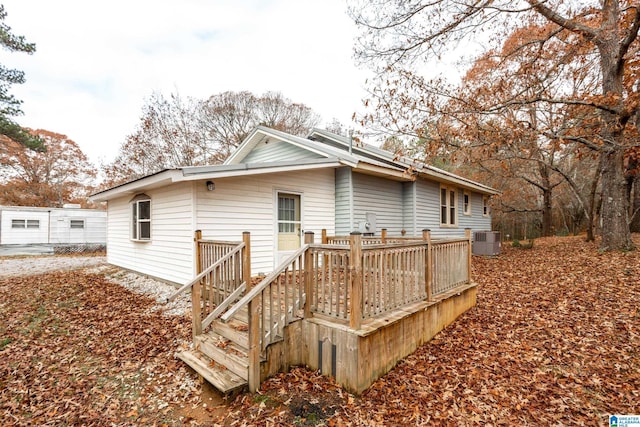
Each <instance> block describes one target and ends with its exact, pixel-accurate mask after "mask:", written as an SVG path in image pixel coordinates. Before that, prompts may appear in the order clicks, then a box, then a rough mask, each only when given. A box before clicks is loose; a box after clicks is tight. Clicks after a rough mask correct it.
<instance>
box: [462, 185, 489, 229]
mask: <svg viewBox="0 0 640 427" xmlns="http://www.w3.org/2000/svg"><path fill="white" fill-rule="evenodd" d="M470 197H471V215H468V216H467V215H463V216H461V217H460V218H459V224H458V226H459V227H460V228H461V229H462V230H463V231H464V229H465V228H471V229H472V230H473V231H478V230H491V218H490V217H489V216H483V215H482V198H483V196H482V194H480V193H473V192H471V193H470Z"/></svg>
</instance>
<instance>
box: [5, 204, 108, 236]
mask: <svg viewBox="0 0 640 427" xmlns="http://www.w3.org/2000/svg"><path fill="white" fill-rule="evenodd" d="M65 206H66V207H64V208H42V207H27V206H0V245H19V244H54V245H55V244H106V242H107V213H106V212H105V211H102V210H97V209H81V208H80V207H79V206H78V205H65Z"/></svg>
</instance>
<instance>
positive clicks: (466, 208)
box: [462, 191, 471, 215]
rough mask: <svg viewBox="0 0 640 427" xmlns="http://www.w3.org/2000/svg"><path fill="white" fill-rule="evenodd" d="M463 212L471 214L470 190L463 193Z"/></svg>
mask: <svg viewBox="0 0 640 427" xmlns="http://www.w3.org/2000/svg"><path fill="white" fill-rule="evenodd" d="M462 212H463V213H464V214H465V215H471V194H470V193H469V192H468V191H465V192H464V193H462Z"/></svg>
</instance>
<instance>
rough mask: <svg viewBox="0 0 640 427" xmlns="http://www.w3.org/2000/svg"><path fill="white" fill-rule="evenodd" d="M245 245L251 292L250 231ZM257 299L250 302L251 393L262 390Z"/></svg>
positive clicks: (244, 238) (244, 264)
mask: <svg viewBox="0 0 640 427" xmlns="http://www.w3.org/2000/svg"><path fill="white" fill-rule="evenodd" d="M242 241H243V242H244V244H245V248H244V256H243V259H242V274H243V276H244V277H243V278H244V280H245V281H246V282H247V291H246V292H249V290H251V287H252V285H251V235H250V234H249V232H248V231H245V232H243V233H242ZM258 308H259V307H258V301H257V298H254V299H252V300H251V301H249V306H248V314H249V354H248V356H249V372H248V376H249V391H250V392H251V393H255V392H256V391H258V389H259V388H260V334H261V331H260V313H259V312H258Z"/></svg>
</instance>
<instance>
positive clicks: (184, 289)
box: [164, 242, 246, 304]
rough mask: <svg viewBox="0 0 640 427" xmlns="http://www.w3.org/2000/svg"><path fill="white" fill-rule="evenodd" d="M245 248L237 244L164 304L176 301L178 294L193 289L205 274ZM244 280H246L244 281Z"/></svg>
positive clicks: (240, 243) (242, 243)
mask: <svg viewBox="0 0 640 427" xmlns="http://www.w3.org/2000/svg"><path fill="white" fill-rule="evenodd" d="M244 247H245V243H244V242H239V243H238V245H237V246H236V247H235V248H233V250H231V251H229V252H228V253H227V254H226V255H224V256H223V257H222V258H220V259H219V260H217V261H216V262H214V263H213V264H211V265H210V266H209V267H207V269H206V270H204V271H203V272H202V273H200V274H198V275H197V276H196V277H194V279H193V280H192V281H191V282H189V283H187V284H186V285H184V286H182V287H181V288H180V289H178V290H177V291H175V292H174V293H173V294H172V295H170V296H169V297H168V298H167V299H166V300H165V302H164V303H165V304H168V303H170V302H171V301H173V300H174V299H176V298H177V297H178V296H179V295H180V294H182V293H184V292H185V291H186V290H187V289H190V288H191V287H193V285H195V284H196V283H198V282H199V281H200V280H202V279H203V278H204V277H205V276H206V275H207V274H209V273H211V272H212V271H213V270H214V269H215V268H217V267H218V266H219V265H221V264H222V263H223V262H225V261H226V260H228V259H229V258H231V257H232V256H233V255H234V254H236V253H237V252H239V251H241V250H242V249H243V248H244ZM245 280H246V279H245Z"/></svg>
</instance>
